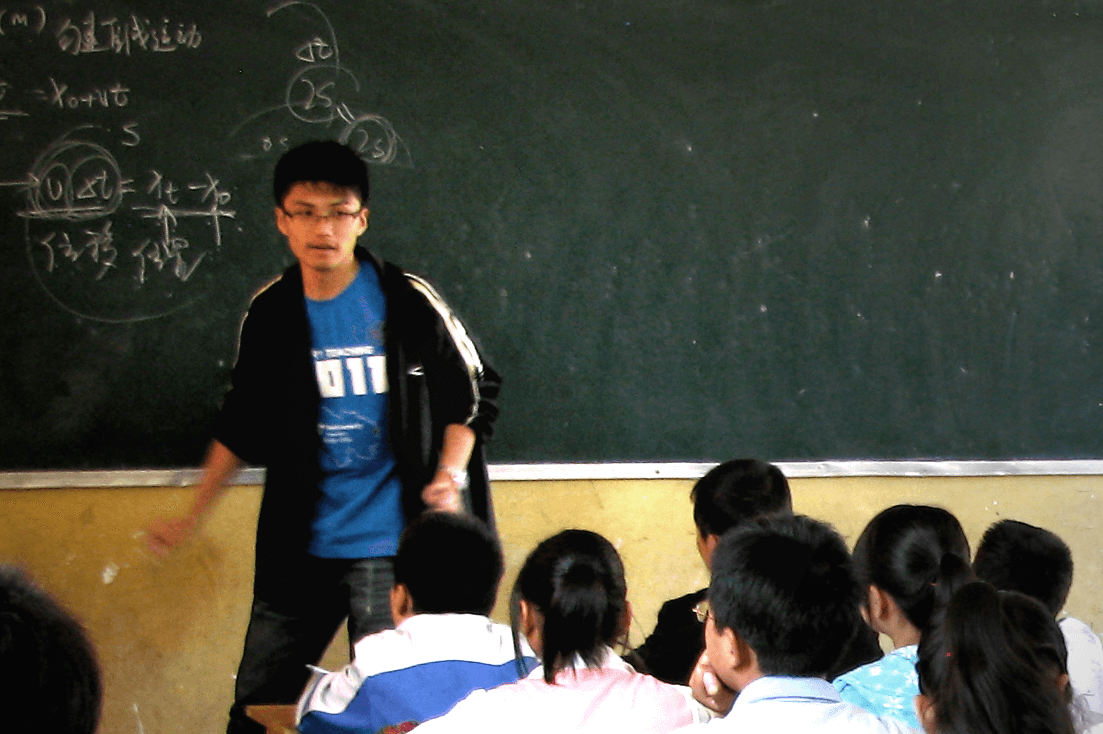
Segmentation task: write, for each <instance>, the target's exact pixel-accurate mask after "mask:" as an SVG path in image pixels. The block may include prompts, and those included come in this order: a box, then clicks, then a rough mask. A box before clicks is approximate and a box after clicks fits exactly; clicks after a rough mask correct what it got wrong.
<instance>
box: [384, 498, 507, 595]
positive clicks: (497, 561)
mask: <svg viewBox="0 0 1103 734" xmlns="http://www.w3.org/2000/svg"><path fill="white" fill-rule="evenodd" d="M504 570H505V563H504V562H503V560H502V546H501V544H500V543H499V541H498V538H497V536H495V534H494V533H493V532H491V531H490V529H489V528H488V527H487V526H486V524H485V523H484V522H482V521H481V520H479V519H478V518H477V517H472V516H471V515H465V514H457V513H452V512H424V513H422V514H421V515H419V516H418V517H417V518H416V519H415V520H414V521H413V522H411V523H410V524H409V525H408V526H406V529H405V530H404V531H403V533H402V537H401V538H400V539H399V542H398V552H397V553H396V554H395V557H394V580H395V583H396V584H403V585H404V586H405V587H406V588H407V590H409V592H410V597H411V600H412V602H413V606H414V611H415V612H418V613H424V614H447V613H456V614H483V615H488V614H490V610H491V609H493V608H494V601H495V599H497V597H498V584H499V583H501V580H502V573H503V572H504Z"/></svg>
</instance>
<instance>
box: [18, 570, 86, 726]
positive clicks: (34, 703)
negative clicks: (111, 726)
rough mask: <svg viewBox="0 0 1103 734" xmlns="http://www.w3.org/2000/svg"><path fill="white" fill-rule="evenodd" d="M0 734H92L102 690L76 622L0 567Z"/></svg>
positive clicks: (26, 582) (40, 592)
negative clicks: (0, 720)
mask: <svg viewBox="0 0 1103 734" xmlns="http://www.w3.org/2000/svg"><path fill="white" fill-rule="evenodd" d="M0 679H2V680H3V681H4V685H3V692H2V694H0V704H2V705H3V707H4V721H5V724H4V729H5V731H20V732H36V731H41V732H51V734H93V733H94V732H95V731H96V728H97V727H98V726H99V721H100V710H101V706H102V701H103V685H102V683H101V678H100V667H99V663H98V662H97V661H96V653H95V650H94V648H93V647H92V643H91V641H90V640H89V639H88V635H87V633H85V631H84V628H83V627H81V625H80V623H79V622H77V621H76V620H75V619H74V618H73V617H72V616H71V615H70V614H69V612H67V611H65V609H63V608H62V607H61V605H59V604H58V603H57V602H56V601H54V599H53V598H51V597H50V596H49V595H48V594H47V593H46V592H44V591H43V590H42V589H40V588H38V587H37V586H36V585H35V584H34V583H33V582H32V581H31V580H30V579H28V578H27V576H26V575H25V574H23V572H21V571H19V570H18V569H15V568H12V567H10V566H2V565H0Z"/></svg>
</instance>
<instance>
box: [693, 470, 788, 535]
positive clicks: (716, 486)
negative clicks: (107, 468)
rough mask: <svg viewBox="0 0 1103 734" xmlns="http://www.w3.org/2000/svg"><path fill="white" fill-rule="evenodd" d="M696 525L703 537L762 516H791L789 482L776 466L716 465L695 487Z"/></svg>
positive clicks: (694, 510) (694, 515) (720, 533)
mask: <svg viewBox="0 0 1103 734" xmlns="http://www.w3.org/2000/svg"><path fill="white" fill-rule="evenodd" d="M689 496H690V499H692V500H693V522H694V523H695V524H696V525H697V532H698V533H700V535H701V537H702V538H704V537H707V536H709V535H723V534H724V533H725V532H727V531H728V530H730V529H731V528H733V527H735V526H736V525H738V524H739V523H741V522H745V521H747V520H751V519H753V518H756V517H759V516H760V515H769V514H773V513H778V512H781V513H792V511H793V498H792V495H790V493H789V482H788V480H786V479H785V475H784V474H782V473H781V470H780V469H778V468H777V467H776V466H774V465H773V464H767V463H766V462H765V461H758V460H757V459H735V460H733V461H726V462H724V463H723V464H720V465H718V466H715V467H713V468H712V470H711V471H709V473H708V474H706V475H705V476H703V477H701V479H700V480H698V482H697V483H696V484H695V485H693V490H692V491H691V492H690V495H689Z"/></svg>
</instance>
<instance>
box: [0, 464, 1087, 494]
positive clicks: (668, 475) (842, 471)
mask: <svg viewBox="0 0 1103 734" xmlns="http://www.w3.org/2000/svg"><path fill="white" fill-rule="evenodd" d="M713 466H715V464H713V463H707V462H655V463H615V462H614V463H593V464H494V465H491V467H490V478H491V480H492V481H496V482H513V481H521V482H524V481H544V482H555V481H567V480H578V479H582V480H599V479H607V480H608V479H637V480H638V479H697V478H698V477H701V476H703V475H704V474H705V472H707V471H708V470H709V469H711V468H712V467H713ZM778 466H779V467H781V470H782V471H783V472H785V475H786V476H788V477H793V478H816V477H1002V476H1100V475H1103V460H1094V459H1076V460H1071V461H792V462H778ZM198 481H199V471H198V470H197V469H154V470H118V471H36V472H0V489H53V488H81V487H83V488H96V487H188V486H192V485H194V484H196V483H197V482H198ZM263 482H264V470H263V469H245V470H243V471H242V472H241V474H240V475H239V476H238V477H237V478H236V479H235V480H234V483H235V484H242V485H257V484H262V483H263Z"/></svg>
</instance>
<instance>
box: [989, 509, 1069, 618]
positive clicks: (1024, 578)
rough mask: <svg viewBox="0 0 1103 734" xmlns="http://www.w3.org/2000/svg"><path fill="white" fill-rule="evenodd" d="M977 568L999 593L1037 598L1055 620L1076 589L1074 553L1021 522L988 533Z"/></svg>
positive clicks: (1049, 535) (1007, 523)
mask: <svg viewBox="0 0 1103 734" xmlns="http://www.w3.org/2000/svg"><path fill="white" fill-rule="evenodd" d="M973 568H974V569H975V570H976V572H977V576H979V577H980V578H982V579H984V580H985V581H987V582H988V583H990V584H992V585H993V586H995V587H996V588H997V589H1002V590H1005V591H1018V592H1020V593H1022V594H1026V595H1027V596H1032V597H1034V598H1035V599H1037V600H1038V601H1040V602H1042V604H1045V605H1046V607H1047V608H1048V609H1049V611H1050V613H1051V614H1053V615H1054V616H1057V614H1058V613H1059V612H1060V611H1061V607H1063V606H1064V605H1065V600H1066V599H1068V596H1069V590H1070V589H1071V588H1072V551H1070V550H1069V547H1068V545H1066V544H1065V541H1063V540H1061V538H1060V537H1058V536H1057V535H1055V534H1054V533H1051V532H1050V531H1048V530H1045V529H1043V528H1039V527H1035V526H1034V525H1027V524H1026V523H1025V522H1019V521H1018V520H1001V521H999V522H997V523H995V524H994V525H992V526H990V527H989V528H988V530H986V531H985V532H984V536H983V537H981V539H980V545H979V546H977V555H976V558H975V559H973Z"/></svg>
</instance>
